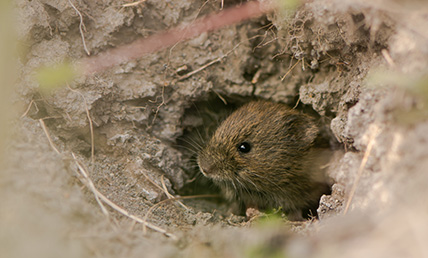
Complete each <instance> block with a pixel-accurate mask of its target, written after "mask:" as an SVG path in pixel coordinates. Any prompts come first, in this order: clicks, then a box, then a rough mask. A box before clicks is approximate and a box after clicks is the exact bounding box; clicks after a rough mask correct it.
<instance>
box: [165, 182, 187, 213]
mask: <svg viewBox="0 0 428 258" xmlns="http://www.w3.org/2000/svg"><path fill="white" fill-rule="evenodd" d="M161 182H162V188H163V191H164V193H165V194H166V196H168V199H173V198H175V197H174V195H172V194H170V193H169V192H168V188H167V187H166V184H165V179H164V176H163V175H162V176H161ZM177 202H178V204H180V205H181V207H183V208H184V209H186V210H189V208H187V206H186V205H184V204H183V203H182V202H180V201H177Z"/></svg>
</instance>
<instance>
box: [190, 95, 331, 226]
mask: <svg viewBox="0 0 428 258" xmlns="http://www.w3.org/2000/svg"><path fill="white" fill-rule="evenodd" d="M317 135H318V127H317V126H316V124H315V123H314V121H313V119H312V118H311V117H309V116H307V115H304V114H301V113H299V112H297V111H295V110H292V109H289V108H288V107H287V106H285V105H283V104H277V103H272V102H267V101H254V102H250V103H248V104H246V105H244V106H242V107H241V108H239V109H237V110H236V111H235V112H234V113H232V114H231V115H230V116H229V117H228V118H226V120H224V121H223V122H222V123H221V124H220V126H219V127H218V128H217V130H216V131H215V133H214V134H213V135H212V137H211V139H210V140H209V141H208V142H207V144H206V146H205V147H204V148H203V149H202V150H201V152H200V153H199V155H198V159H197V161H198V165H199V167H200V169H201V171H202V173H203V174H204V175H205V176H207V177H209V178H211V179H213V181H214V182H215V183H216V184H218V185H219V186H220V187H221V188H222V190H223V192H224V194H225V195H226V197H227V198H228V199H230V200H233V199H237V200H239V201H241V202H243V203H244V204H245V205H246V206H247V207H257V208H262V209H263V208H277V207H279V206H281V207H282V208H283V209H284V210H285V211H286V212H287V213H288V214H289V218H290V219H302V210H305V209H308V208H310V207H313V206H314V205H316V204H317V203H318V200H319V197H320V196H321V194H322V193H323V191H324V190H325V188H324V187H323V186H325V184H324V177H323V175H322V173H321V169H320V168H319V167H320V164H319V162H318V160H319V158H318V157H319V156H320V155H318V154H319V153H320V152H319V150H316V149H314V148H313V143H314V140H315V138H316V137H317ZM242 142H248V143H249V144H250V145H251V150H250V151H249V152H248V153H242V152H240V151H238V146H239V145H240V144H241V143H242Z"/></svg>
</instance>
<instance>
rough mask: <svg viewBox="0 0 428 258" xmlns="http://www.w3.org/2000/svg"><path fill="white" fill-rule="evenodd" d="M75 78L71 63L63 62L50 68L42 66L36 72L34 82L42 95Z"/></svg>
mask: <svg viewBox="0 0 428 258" xmlns="http://www.w3.org/2000/svg"><path fill="white" fill-rule="evenodd" d="M75 76H76V71H75V70H74V68H73V66H72V64H71V63H68V62H64V63H61V64H57V65H52V66H44V67H42V68H40V69H38V70H37V71H36V80H37V82H38V83H39V85H40V90H41V91H42V92H44V93H49V92H50V91H52V90H54V89H57V88H59V87H63V86H64V85H65V84H66V83H67V82H70V81H72V80H73V78H74V77H75Z"/></svg>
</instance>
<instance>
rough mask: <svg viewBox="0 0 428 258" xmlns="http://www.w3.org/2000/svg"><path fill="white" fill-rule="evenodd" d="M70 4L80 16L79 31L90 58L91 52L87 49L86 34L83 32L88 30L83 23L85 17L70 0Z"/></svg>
mask: <svg viewBox="0 0 428 258" xmlns="http://www.w3.org/2000/svg"><path fill="white" fill-rule="evenodd" d="M68 2H69V3H70V5H71V7H73V9H74V10H75V11H76V13H77V15H79V18H80V24H79V30H80V36H81V37H82V43H83V48H84V49H85V52H86V54H87V55H88V56H90V55H91V52H89V50H88V48H87V47H86V41H85V34H84V33H83V30H86V27H85V24H84V23H83V16H82V14H81V13H80V11H79V10H78V9H77V8H76V6H74V4H73V3H72V2H71V0H68Z"/></svg>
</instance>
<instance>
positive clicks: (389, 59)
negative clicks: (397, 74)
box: [381, 49, 395, 67]
mask: <svg viewBox="0 0 428 258" xmlns="http://www.w3.org/2000/svg"><path fill="white" fill-rule="evenodd" d="M381 53H382V55H383V58H385V60H386V62H387V63H388V64H389V66H391V67H395V62H394V60H393V59H392V57H391V55H390V54H389V52H388V50H386V49H382V51H381Z"/></svg>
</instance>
